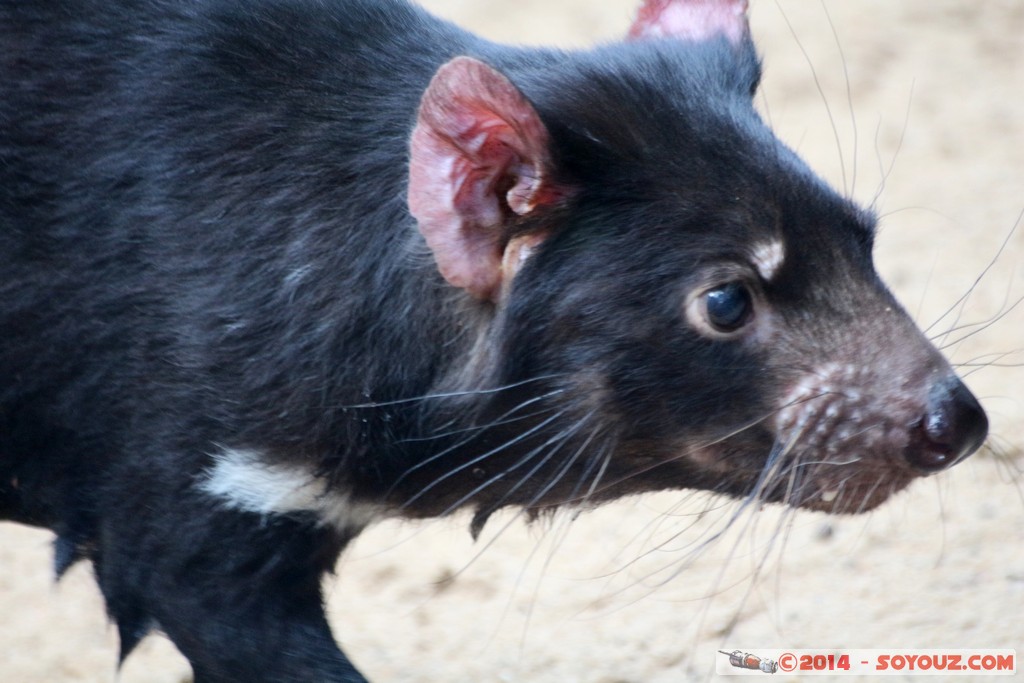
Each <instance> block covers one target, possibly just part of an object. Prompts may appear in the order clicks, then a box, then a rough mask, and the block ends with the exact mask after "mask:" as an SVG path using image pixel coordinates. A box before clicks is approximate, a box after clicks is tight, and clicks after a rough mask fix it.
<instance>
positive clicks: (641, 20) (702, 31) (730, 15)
mask: <svg viewBox="0 0 1024 683" xmlns="http://www.w3.org/2000/svg"><path fill="white" fill-rule="evenodd" d="M748 31H749V28H748V26H747V0H644V4H643V5H642V6H641V7H640V11H639V13H638V14H637V17H636V21H634V22H633V25H632V26H631V27H630V28H629V34H628V37H629V39H631V40H638V39H643V38H678V39H680V40H693V41H700V40H707V39H709V38H713V37H715V36H718V35H724V36H725V37H726V38H728V39H729V41H730V42H731V43H732V44H734V45H738V44H739V43H740V41H742V40H743V38H744V37H745V36H746V35H747V32H748Z"/></svg>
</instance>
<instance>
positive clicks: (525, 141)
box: [409, 57, 558, 300]
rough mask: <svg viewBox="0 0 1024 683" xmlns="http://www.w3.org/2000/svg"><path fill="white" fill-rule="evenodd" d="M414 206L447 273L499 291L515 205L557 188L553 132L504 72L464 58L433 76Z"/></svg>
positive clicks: (476, 287)
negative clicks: (550, 174) (552, 171)
mask: <svg viewBox="0 0 1024 683" xmlns="http://www.w3.org/2000/svg"><path fill="white" fill-rule="evenodd" d="M410 151H411V159H410V167H409V210H410V211H411V212H412V215H413V216H414V217H415V218H416V220H417V221H418V223H419V228H420V232H421V233H422V234H423V236H424V238H426V241H427V245H428V246H429V247H430V249H431V251H433V253H434V259H435V260H436V261H437V266H438V269H439V270H440V271H441V274H442V275H443V276H444V277H445V279H446V280H448V282H450V283H451V284H453V285H455V286H456V287H461V288H463V289H465V290H466V291H467V292H469V293H470V294H472V295H473V296H475V297H477V298H480V299H492V300H496V299H497V298H498V296H499V295H500V292H501V290H502V285H503V284H504V282H505V281H506V280H507V279H508V278H510V277H511V275H512V274H514V273H511V272H510V271H509V268H507V267H506V268H503V267H502V261H503V257H504V252H505V249H506V246H507V244H506V242H507V235H506V231H505V223H506V221H507V220H508V219H509V218H510V217H511V214H512V213H514V214H518V215H524V214H527V213H529V212H530V211H532V210H533V209H534V208H535V207H536V206H537V205H538V204H546V203H551V202H553V201H555V200H556V199H557V197H558V193H557V192H554V191H553V190H552V188H550V187H549V186H548V184H547V182H546V178H545V174H546V172H547V170H548V168H549V166H550V163H549V157H548V134H547V130H546V129H545V127H544V124H543V123H542V122H541V120H540V118H539V117H538V116H537V112H536V111H535V110H534V108H533V106H532V105H531V104H530V103H529V102H528V101H527V100H526V98H525V97H524V96H523V94H522V93H520V92H519V90H518V89H517V88H516V87H515V86H514V85H512V83H511V82H510V81H509V80H508V79H507V78H506V77H505V76H503V75H502V74H500V73H499V72H497V71H495V70H494V69H492V68H491V67H489V66H487V65H486V64H484V63H483V62H480V61H477V60H475V59H472V58H470V57H457V58H455V59H453V60H452V61H450V62H448V63H447V64H445V65H444V66H442V67H441V68H440V69H439V70H438V72H437V73H436V74H435V75H434V78H433V80H432V81H431V82H430V85H429V86H428V87H427V90H426V92H425V93H424V95H423V99H422V101H421V103H420V110H419V117H418V119H417V122H416V127H415V129H414V130H413V133H412V140H411V150H410Z"/></svg>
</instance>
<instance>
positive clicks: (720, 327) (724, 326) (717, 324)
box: [704, 282, 754, 334]
mask: <svg viewBox="0 0 1024 683" xmlns="http://www.w3.org/2000/svg"><path fill="white" fill-rule="evenodd" d="M704 302H705V303H704V306H705V310H706V312H707V321H708V324H709V325H711V327H712V328H714V329H715V331H717V332H722V333H725V334H728V333H730V332H735V331H736V330H738V329H740V328H741V327H743V326H744V325H746V324H747V323H748V322H750V319H751V317H753V314H754V304H753V298H752V297H751V296H750V290H749V289H747V287H746V285H744V284H742V283H740V282H730V283H728V284H724V285H722V286H721V287H716V288H715V289H712V290H709V291H708V292H707V293H705V294H704Z"/></svg>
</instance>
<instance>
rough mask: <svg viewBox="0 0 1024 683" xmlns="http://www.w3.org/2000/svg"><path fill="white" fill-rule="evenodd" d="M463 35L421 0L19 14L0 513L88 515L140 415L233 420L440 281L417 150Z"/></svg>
mask: <svg viewBox="0 0 1024 683" xmlns="http://www.w3.org/2000/svg"><path fill="white" fill-rule="evenodd" d="M240 22H241V23H243V24H244V23H248V24H249V25H248V26H245V25H240ZM414 35H417V36H420V38H422V36H423V35H430V36H432V37H433V39H432V40H422V39H413V38H411V37H410V36H414ZM468 40H470V38H469V37H467V36H466V34H463V33H461V32H459V31H458V30H457V29H455V28H454V27H451V26H449V25H447V24H445V23H443V22H440V21H438V20H435V19H432V18H430V17H428V16H426V15H425V14H423V13H422V12H421V11H420V10H419V9H418V8H414V7H412V6H410V5H408V4H406V3H404V2H366V1H363V0H348V1H346V2H342V3H334V4H332V5H330V6H323V5H319V4H317V6H316V8H314V7H313V5H312V4H310V3H306V2H276V1H271V2H259V3H248V6H247V7H246V11H244V12H240V11H238V4H237V3H232V2H218V1H214V2H193V3H181V2H165V1H161V0H143V1H139V2H127V3H103V2H89V1H83V2H77V1H76V2H68V1H63V0H54V1H50V0H43V1H41V2H34V3H23V2H4V3H0V44H2V45H3V46H4V50H3V54H0V302H2V304H0V329H2V330H3V333H2V334H0V481H5V482H6V481H10V482H15V483H17V486H16V487H5V488H4V489H3V490H0V514H2V515H6V516H10V517H13V518H15V519H21V520H23V521H30V522H34V523H42V524H47V525H52V524H54V523H56V522H58V521H59V520H58V517H60V516H61V513H60V512H58V510H59V509H67V508H69V507H71V508H83V507H91V504H86V505H83V504H82V503H81V501H71V502H69V500H68V499H69V497H76V496H81V495H86V494H82V493H72V492H71V491H70V489H71V488H74V489H77V490H82V491H88V490H90V489H95V488H97V487H98V486H99V485H100V482H99V481H94V482H92V484H89V483H87V481H88V480H93V479H99V478H102V476H103V475H102V474H101V473H102V472H103V470H104V467H105V465H104V463H105V462H106V460H107V458H109V457H111V455H110V454H113V453H117V452H121V451H124V450H125V448H126V447H128V444H126V443H124V439H126V438H128V437H127V436H126V435H125V433H126V432H127V431H128V430H129V429H130V427H129V423H131V422H132V421H133V420H135V421H136V422H137V421H138V420H139V419H146V418H144V417H143V418H140V417H139V415H140V414H143V415H144V414H146V413H147V412H148V413H150V414H152V413H155V412H159V411H164V412H166V411H168V410H169V408H168V406H172V407H173V406H174V405H176V404H180V403H182V402H185V403H188V404H191V405H193V406H194V405H195V404H197V403H198V404H199V405H202V406H203V408H204V409H203V410H200V411H195V413H204V414H206V415H209V416H215V417H211V420H215V419H217V417H221V418H223V417H224V416H223V415H221V413H222V412H223V411H225V410H229V408H225V406H230V405H232V404H237V402H238V401H239V399H240V398H241V397H242V396H245V397H251V396H252V395H253V394H258V393H259V392H260V386H261V385H269V384H273V383H274V382H277V381H279V378H275V377H272V376H268V375H267V374H266V372H263V373H262V374H256V373H253V372H250V371H249V368H251V364H250V366H249V367H245V366H243V365H242V364H243V363H244V362H245V359H246V358H247V357H251V356H252V355H254V354H259V353H261V352H263V353H274V352H279V353H281V354H285V353H287V354H293V355H295V356H298V357H300V358H301V357H303V356H308V357H310V358H313V357H316V359H317V360H316V361H311V362H316V363H322V362H323V359H322V356H321V355H318V353H317V352H322V351H323V349H312V350H311V349H306V348H302V344H303V343H307V344H319V345H321V346H323V345H324V344H326V342H325V341H324V340H323V335H322V334H321V335H319V337H318V335H317V333H316V330H314V329H312V328H313V327H315V326H317V325H321V324H322V322H323V321H324V320H325V319H330V320H333V321H344V320H351V321H353V322H352V324H351V325H350V327H351V328H352V330H353V332H352V338H351V339H348V340H345V339H341V340H339V339H337V338H332V339H331V340H330V341H331V343H332V344H337V348H346V343H345V342H346V341H347V342H348V344H347V346H348V348H349V349H350V352H351V354H352V355H353V356H358V354H359V352H360V348H359V347H363V346H364V344H363V343H362V342H360V341H359V340H358V339H357V338H356V337H357V335H356V334H355V330H356V329H357V328H360V326H361V323H360V322H359V321H360V318H361V317H362V318H365V317H366V316H367V315H370V313H369V312H368V311H366V310H363V309H364V308H365V307H366V305H367V304H368V303H372V304H373V305H374V306H379V305H380V304H381V303H382V302H386V301H387V300H388V299H390V298H392V297H399V296H401V295H403V294H409V293H408V292H405V291H403V289H408V288H413V289H415V288H416V287H419V286H422V284H421V283H420V280H418V279H416V278H407V277H400V273H403V272H406V271H408V270H411V269H415V268H417V267H420V266H421V265H422V264H417V263H416V258H415V254H413V253H411V252H412V251H414V250H415V245H414V241H413V240H412V238H413V237H414V236H415V227H414V226H412V224H411V222H410V220H409V218H408V212H407V210H406V208H405V199H404V194H405V182H406V180H405V158H406V155H407V144H408V143H407V139H406V138H407V134H408V128H409V126H410V125H411V121H412V119H413V117H414V116H415V110H416V106H417V103H418V100H419V96H420V94H421V92H422V90H423V88H424V87H425V86H426V83H427V82H428V81H429V80H430V77H431V75H432V74H433V72H434V71H435V70H436V68H437V66H438V65H440V64H441V63H443V62H444V61H445V60H446V59H447V58H448V57H449V53H451V52H452V51H455V52H458V51H459V50H460V48H462V47H463V46H464V45H465V43H466V41H468ZM440 45H444V47H443V48H441V47H439V46H440ZM398 63H401V68H396V66H395V65H396V64H398ZM297 95H298V96H297ZM326 245H330V248H328V247H327V246H326ZM339 247H341V248H339ZM325 273H329V275H330V277H329V278H325V277H318V276H322V275H324V274H325ZM270 281H273V282H277V283H285V286H282V287H267V286H264V285H265V284H266V283H267V282H270ZM353 291H359V292H362V293H363V296H359V297H355V296H339V293H345V292H353ZM418 298H422V297H418ZM426 308H427V309H429V307H426ZM283 310H287V311H288V312H289V313H288V314H287V315H282V314H281V311H283ZM428 313H429V311H427V310H424V314H428ZM374 315H378V313H374ZM282 321H283V322H282ZM362 329H363V330H365V325H362ZM268 334H270V335H273V336H274V337H275V338H277V339H278V341H279V342H280V343H278V344H276V345H275V347H274V349H266V348H262V349H261V348H258V347H260V345H261V344H262V342H260V341H257V337H259V336H260V335H268ZM304 340H305V341H304ZM310 340H312V341H310ZM376 341H378V342H379V341H380V340H376ZM387 341H388V342H390V343H394V344H400V343H401V340H387ZM265 360H267V359H265ZM278 360H280V362H278V363H277V364H276V365H278V366H283V365H287V364H288V363H287V360H292V359H287V360H286V359H278ZM273 365H274V363H272V362H269V363H268V365H267V366H268V367H272V366H273ZM300 365H301V361H300ZM291 367H293V368H294V367H295V366H294V365H291ZM199 377H201V378H202V379H201V380H199V381H197V378H199ZM200 386H201V387H204V389H199V390H197V387H200ZM318 390H319V388H314V387H310V388H309V391H310V392H313V391H318ZM175 392H178V393H179V394H181V395H180V396H175ZM297 393H299V394H302V392H301V391H299V392H297ZM248 400H250V402H251V398H249V399H248ZM295 400H296V402H297V403H298V402H300V401H301V400H302V399H301V398H298V397H297V398H296V399H295ZM147 404H151V407H150V408H149V409H148V411H147V410H146V405H147ZM267 410H268V411H269V410H274V411H280V410H284V408H282V407H281V406H267ZM256 412H257V413H258V412H259V411H256ZM190 414H193V413H191V411H190ZM130 416H131V417H130ZM262 419H263V418H262V417H259V418H255V419H254V420H253V421H254V422H258V421H262ZM310 419H311V420H312V419H313V418H312V417H311V418H310ZM182 420H185V418H184V417H182ZM193 427H198V425H193ZM65 468H74V470H75V471H74V473H73V476H71V475H72V473H71V472H67V471H65ZM79 470H81V472H79ZM57 471H61V472H63V475H62V476H55V475H56V474H57ZM36 477H38V480H35V479H36ZM83 477H84V478H85V479H84V480H83ZM72 482H77V483H76V484H72ZM25 491H32V493H31V494H30V495H21V494H22V492H25ZM55 515H56V516H55ZM65 516H66V515H65Z"/></svg>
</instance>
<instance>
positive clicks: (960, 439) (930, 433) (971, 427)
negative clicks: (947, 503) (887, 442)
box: [907, 375, 988, 472]
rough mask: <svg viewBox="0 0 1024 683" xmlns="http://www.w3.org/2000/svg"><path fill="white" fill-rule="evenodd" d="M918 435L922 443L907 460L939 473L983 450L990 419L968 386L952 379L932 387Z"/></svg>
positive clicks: (910, 450)
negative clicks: (982, 446) (980, 449)
mask: <svg viewBox="0 0 1024 683" xmlns="http://www.w3.org/2000/svg"><path fill="white" fill-rule="evenodd" d="M917 434H918V437H919V438H920V439H921V441H919V442H918V444H917V447H916V448H915V447H912V448H910V449H908V451H907V460H908V461H909V462H910V464H912V465H913V466H914V467H917V468H919V469H922V470H925V471H928V472H937V471H939V470H943V469H946V468H947V467H951V466H953V465H955V464H956V463H958V462H960V461H961V460H963V459H964V458H966V457H967V456H969V455H970V454H972V453H974V452H975V451H976V450H978V449H979V448H981V445H982V444H983V443H984V442H985V438H986V437H987V436H988V417H986V415H985V411H984V410H983V409H982V407H981V405H980V404H979V403H978V400H977V399H976V398H974V395H973V394H972V393H971V392H970V391H969V390H968V389H967V387H966V386H964V383H963V382H961V381H960V379H959V378H958V377H956V375H948V376H946V377H944V378H943V379H941V380H939V381H937V382H936V383H935V384H934V385H932V388H931V390H930V391H929V393H928V405H927V412H925V414H924V415H923V416H922V418H921V423H920V424H919V425H918V429H917ZM922 442H923V443H922Z"/></svg>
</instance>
